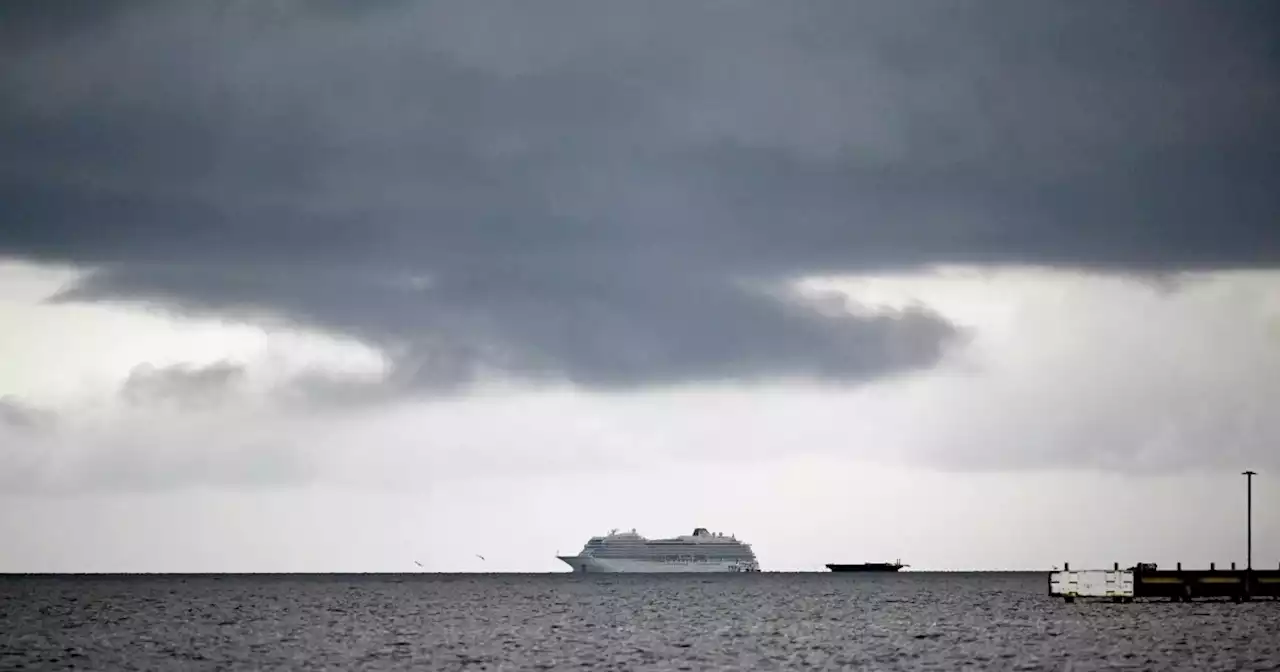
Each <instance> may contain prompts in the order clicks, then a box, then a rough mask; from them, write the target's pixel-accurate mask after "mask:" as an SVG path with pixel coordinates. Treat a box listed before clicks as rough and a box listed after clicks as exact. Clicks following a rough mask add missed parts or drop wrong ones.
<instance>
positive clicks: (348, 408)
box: [0, 0, 1280, 571]
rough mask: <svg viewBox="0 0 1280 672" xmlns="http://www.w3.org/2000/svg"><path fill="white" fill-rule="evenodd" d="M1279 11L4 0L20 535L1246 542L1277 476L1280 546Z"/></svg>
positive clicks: (502, 549) (800, 548) (252, 541)
mask: <svg viewBox="0 0 1280 672" xmlns="http://www.w3.org/2000/svg"><path fill="white" fill-rule="evenodd" d="M1277 44H1280V10H1278V9H1277V8H1276V7H1273V6H1272V5H1271V4H1270V3H1257V2H1253V3H1247V2H1230V1H1228V2H1215V3H1205V2H1177V1H1169V2H1162V3H1070V4H1069V3H1059V2H1047V1H1046V2H1026V1H1025V0H986V1H984V2H975V3H962V4H953V3H926V2H899V1H897V0H892V1H890V0H884V1H877V2H871V1H860V2H849V1H847V0H839V1H836V0H832V1H829V2H828V1H819V0H811V1H806V2H797V3H777V2H768V1H765V0H758V1H757V0H732V1H718V2H715V1H712V0H706V1H701V2H690V1H688V0H681V1H679V2H677V1H675V0H670V1H668V0H656V1H654V2H646V3H635V2H621V1H617V2H614V1H612V0H610V1H605V2H601V1H599V0H593V1H590V2H587V1H585V0H582V1H577V2H571V1H569V0H546V1H544V2H539V3H527V2H516V1H514V0H511V1H498V0H483V1H476V0H458V1H455V2H444V1H441V2H426V1H423V2H404V1H398V0H396V1H393V0H386V1H377V0H375V1H365V2H355V1H344V0H325V1H313V2H302V1H301V0H299V1H296V2H295V1H290V0H274V1H266V0H243V1H231V0H228V1H226V2H220V3H168V2H147V1H145V0H137V1H135V2H129V3H124V2H101V3H93V4H89V3H78V4H76V5H74V6H73V5H71V4H52V3H16V4H12V5H5V6H2V7H0V63H3V64H4V65H3V66H2V67H0V101H4V102H3V103H0V147H3V148H4V150H3V151H0V354H2V355H3V357H0V534H2V535H4V538H5V539H6V543H5V544H3V545H2V546H0V571H64V570H65V571H112V570H122V571H219V570H229V571H245V570H252V571H289V570H308V571H323V570H355V571H383V570H386V571H397V570H412V569H414V568H415V566H414V565H413V561H414V560H418V561H420V562H421V563H422V564H423V565H424V566H425V567H427V568H428V569H431V570H440V571H453V570H462V571H475V570H486V569H487V570H513V571H516V570H518V571H561V570H563V569H566V567H564V566H562V565H560V564H559V563H558V562H557V561H556V560H555V559H554V555H555V554H556V552H557V551H559V552H576V551H577V550H578V548H580V547H581V545H582V543H583V542H585V541H586V539H587V537H589V536H591V535H593V534H599V533H603V532H605V531H607V530H608V529H609V528H611V527H619V528H631V527H635V528H637V529H638V531H640V532H642V533H644V534H647V535H650V536H666V535H672V534H677V533H686V532H688V531H690V530H692V529H693V527H696V526H704V527H709V528H712V529H714V530H722V531H726V532H736V533H737V534H738V535H739V536H740V537H743V538H744V539H746V540H747V541H749V542H751V543H753V545H754V546H755V548H756V551H757V554H758V555H759V556H760V559H761V562H762V563H763V564H764V565H765V567H766V569H819V568H821V565H822V564H823V563H825V562H834V561H863V560H884V559H893V558H895V557H902V558H903V560H904V561H906V562H909V563H911V564H912V565H914V566H917V567H921V568H935V569H963V568H1042V567H1047V566H1049V565H1052V564H1060V563H1061V562H1062V561H1064V560H1065V561H1071V562H1073V564H1077V565H1079V566H1084V565H1088V564H1091V563H1092V564H1099V565H1101V564H1104V563H1105V564H1106V565H1109V564H1110V562H1112V561H1113V560H1114V561H1120V562H1136V561H1159V562H1164V563H1172V562H1175V561H1179V560H1180V561H1183V562H1184V563H1193V564H1195V563H1208V562H1210V561H1216V562H1219V563H1225V562H1230V561H1232V560H1237V561H1243V559H1244V558H1243V555H1244V539H1243V537H1244V534H1243V527H1244V526H1243V523H1244V479H1243V477H1242V476H1240V475H1239V473H1240V472H1241V471H1243V470H1244V469H1246V468H1252V469H1255V470H1257V471H1259V472H1261V474H1260V476H1259V477H1258V478H1257V480H1256V481H1255V486H1256V487H1255V507H1254V508H1255V544H1254V557H1255V558H1256V559H1257V560H1258V562H1257V563H1256V564H1276V563H1278V562H1280V415H1277V414H1276V413H1275V412H1274V409H1275V408H1276V406H1277V404H1278V403H1280V270H1277V267H1278V266H1280V152H1278V151H1277V148H1280V50H1278V49H1277V47H1276V45H1277ZM1197 526H1200V527H1202V528H1203V529H1202V530H1201V531H1200V532H1198V533H1196V534H1194V535H1193V534H1192V531H1193V530H1194V529H1195V528H1196V527H1197ZM477 553H479V554H483V555H484V556H485V557H486V558H487V560H484V561H481V560H479V559H478V558H477V557H476V554H477Z"/></svg>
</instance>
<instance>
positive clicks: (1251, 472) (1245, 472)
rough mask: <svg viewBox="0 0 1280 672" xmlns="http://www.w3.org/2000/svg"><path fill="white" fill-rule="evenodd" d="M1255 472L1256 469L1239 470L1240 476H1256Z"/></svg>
mask: <svg viewBox="0 0 1280 672" xmlns="http://www.w3.org/2000/svg"><path fill="white" fill-rule="evenodd" d="M1257 473H1258V472H1256V471H1242V472H1240V475H1241V476H1256V475H1257Z"/></svg>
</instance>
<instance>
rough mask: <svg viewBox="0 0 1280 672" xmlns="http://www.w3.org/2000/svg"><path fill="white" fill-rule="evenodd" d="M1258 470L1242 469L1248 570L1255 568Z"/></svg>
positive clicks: (1246, 565) (1246, 564)
mask: <svg viewBox="0 0 1280 672" xmlns="http://www.w3.org/2000/svg"><path fill="white" fill-rule="evenodd" d="M1257 473H1258V472H1256V471H1242V472H1240V475H1241V476H1244V479H1245V502H1246V503H1245V561H1244V568H1245V569H1246V570H1252V569H1253V476H1254V474H1257Z"/></svg>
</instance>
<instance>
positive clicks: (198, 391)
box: [120, 362, 245, 408]
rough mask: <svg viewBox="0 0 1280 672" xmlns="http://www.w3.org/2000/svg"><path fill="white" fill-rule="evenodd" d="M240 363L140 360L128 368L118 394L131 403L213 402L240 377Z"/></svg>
mask: <svg viewBox="0 0 1280 672" xmlns="http://www.w3.org/2000/svg"><path fill="white" fill-rule="evenodd" d="M244 375H245V372H244V367H242V366H240V365H239V364H235V363H233V362H216V363H213V364H209V365H207V366H196V365H193V364H173V365H169V366H163V367H157V366H153V365H151V364H140V365H138V366H136V367H134V368H133V370H132V371H130V372H129V377H128V378H126V379H125V382H124V385H122V386H121V389H120V393H121V395H122V396H123V397H124V398H125V399H126V400H127V401H129V402H130V403H135V404H172V405H176V406H178V407H183V408H198V407H208V406H211V405H216V404H217V403H219V402H221V401H222V400H223V399H224V398H225V397H226V396H227V394H228V393H229V392H232V391H234V389H235V386H236V385H237V384H238V383H239V382H240V381H241V380H242V379H243V378H244Z"/></svg>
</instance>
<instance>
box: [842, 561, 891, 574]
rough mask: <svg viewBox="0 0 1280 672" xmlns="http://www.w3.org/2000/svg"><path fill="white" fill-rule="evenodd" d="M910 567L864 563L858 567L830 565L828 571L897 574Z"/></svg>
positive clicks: (889, 563)
mask: <svg viewBox="0 0 1280 672" xmlns="http://www.w3.org/2000/svg"><path fill="white" fill-rule="evenodd" d="M907 566H908V565H904V564H902V561H901V560H899V561H897V562H864V563H860V564H856V565H841V564H836V563H828V564H827V569H829V570H831V571H833V572H896V571H898V570H900V569H902V568H903V567H907Z"/></svg>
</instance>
